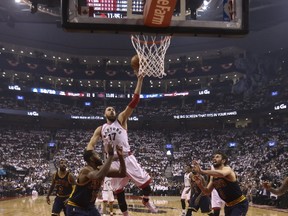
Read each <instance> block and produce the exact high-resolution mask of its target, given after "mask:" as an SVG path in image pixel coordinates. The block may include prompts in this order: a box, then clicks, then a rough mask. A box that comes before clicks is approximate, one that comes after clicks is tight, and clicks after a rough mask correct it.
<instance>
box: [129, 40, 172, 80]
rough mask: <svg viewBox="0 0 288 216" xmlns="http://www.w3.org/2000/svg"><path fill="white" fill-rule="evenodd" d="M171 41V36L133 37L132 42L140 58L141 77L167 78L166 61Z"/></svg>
mask: <svg viewBox="0 0 288 216" xmlns="http://www.w3.org/2000/svg"><path fill="white" fill-rule="evenodd" d="M170 40H171V36H148V35H132V36H131V42H132V44H133V46H134V48H135V50H136V52H137V55H138V57H139V72H138V74H139V75H142V76H149V77H150V76H153V77H158V78H160V79H161V78H162V77H163V76H166V73H165V69H164V64H165V61H164V59H165V54H166V51H167V49H168V47H169V45H170Z"/></svg>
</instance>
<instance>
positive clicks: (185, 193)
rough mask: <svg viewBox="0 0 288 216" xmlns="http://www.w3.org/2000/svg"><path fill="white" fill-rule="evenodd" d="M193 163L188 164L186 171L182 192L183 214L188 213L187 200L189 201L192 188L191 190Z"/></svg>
mask: <svg viewBox="0 0 288 216" xmlns="http://www.w3.org/2000/svg"><path fill="white" fill-rule="evenodd" d="M191 169H192V167H191V165H190V164H188V165H186V167H185V173H184V188H183V190H182V193H181V207H182V215H185V214H186V201H187V202H188V203H189V199H190V195H191V190H190V177H189V176H190V173H191Z"/></svg>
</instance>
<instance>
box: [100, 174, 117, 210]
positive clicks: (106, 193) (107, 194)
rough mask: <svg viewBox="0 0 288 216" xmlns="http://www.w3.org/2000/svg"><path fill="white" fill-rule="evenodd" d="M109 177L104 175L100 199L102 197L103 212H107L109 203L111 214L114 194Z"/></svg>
mask: <svg viewBox="0 0 288 216" xmlns="http://www.w3.org/2000/svg"><path fill="white" fill-rule="evenodd" d="M111 179H112V178H110V177H105V179H104V182H103V190H102V199H103V211H102V213H103V214H107V203H108V204H109V211H110V215H113V202H114V195H113V189H112V187H111Z"/></svg>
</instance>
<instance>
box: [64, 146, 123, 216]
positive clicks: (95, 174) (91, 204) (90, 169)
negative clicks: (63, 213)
mask: <svg viewBox="0 0 288 216" xmlns="http://www.w3.org/2000/svg"><path fill="white" fill-rule="evenodd" d="M106 147H107V153H108V154H107V155H108V156H107V160H106V161H105V163H104V164H103V162H102V160H101V159H100V157H99V155H98V154H97V153H96V152H95V151H94V150H87V148H86V149H85V151H84V155H83V156H84V160H85V161H86V163H87V165H86V166H85V167H83V168H82V169H81V170H80V173H79V175H78V178H77V182H76V186H75V188H74V189H73V192H72V193H71V195H70V197H69V199H68V202H67V214H68V216H90V215H91V216H92V215H93V216H100V213H99V212H98V210H97V209H96V207H95V201H96V198H97V196H98V192H99V190H100V188H101V185H102V183H103V180H104V178H105V176H108V177H114V178H115V177H123V176H125V173H126V166H125V162H124V159H123V151H122V147H120V146H116V154H117V157H118V159H119V164H120V165H119V169H117V170H116V169H111V168H110V167H111V163H112V161H113V156H114V148H113V146H112V144H107V146H106Z"/></svg>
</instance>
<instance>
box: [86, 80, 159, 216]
mask: <svg viewBox="0 0 288 216" xmlns="http://www.w3.org/2000/svg"><path fill="white" fill-rule="evenodd" d="M143 78H144V77H143V76H142V75H138V81H137V84H136V89H135V91H134V95H133V98H132V101H131V102H130V103H129V104H128V106H127V107H126V109H125V110H124V111H122V112H121V113H120V114H119V115H118V116H117V115H116V111H115V109H114V107H111V106H109V107H107V108H106V109H105V113H104V115H105V118H106V122H107V123H106V124H104V125H102V126H99V127H98V128H96V130H95V132H94V134H93V136H92V137H91V140H90V142H89V146H90V147H89V149H94V146H95V145H96V143H97V141H98V140H99V139H100V138H102V141H103V145H104V150H105V149H106V145H107V143H108V142H110V141H111V142H112V143H119V145H121V146H122V147H123V154H124V159H125V163H126V167H127V172H126V176H125V177H124V178H114V179H112V180H111V186H112V188H113V192H114V194H115V195H116V196H117V201H118V205H119V208H120V209H121V211H122V213H123V215H125V216H127V215H129V214H128V207H127V202H126V199H125V193H124V187H125V186H126V185H127V184H128V181H129V180H130V179H131V180H132V181H133V182H134V183H135V185H136V186H137V187H139V188H141V189H142V191H143V195H144V196H143V198H142V203H143V204H144V205H145V206H146V207H147V208H148V209H149V210H150V211H151V212H152V213H156V212H158V210H157V208H156V207H155V205H154V204H153V203H152V202H151V201H150V200H149V195H150V193H151V187H150V183H151V181H152V179H151V177H150V175H149V174H148V173H147V172H146V171H145V170H144V169H143V168H142V167H141V166H140V165H139V164H138V162H137V160H136V158H135V156H134V155H133V154H132V153H131V152H130V145H129V143H128V134H127V129H128V126H127V121H128V118H129V117H130V116H131V114H132V112H133V110H134V109H135V108H136V106H137V104H138V102H139V99H140V93H141V88H142V83H143ZM111 167H112V168H114V169H117V168H118V167H119V161H118V160H117V156H116V155H115V160H114V161H113V162H112V165H111Z"/></svg>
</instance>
